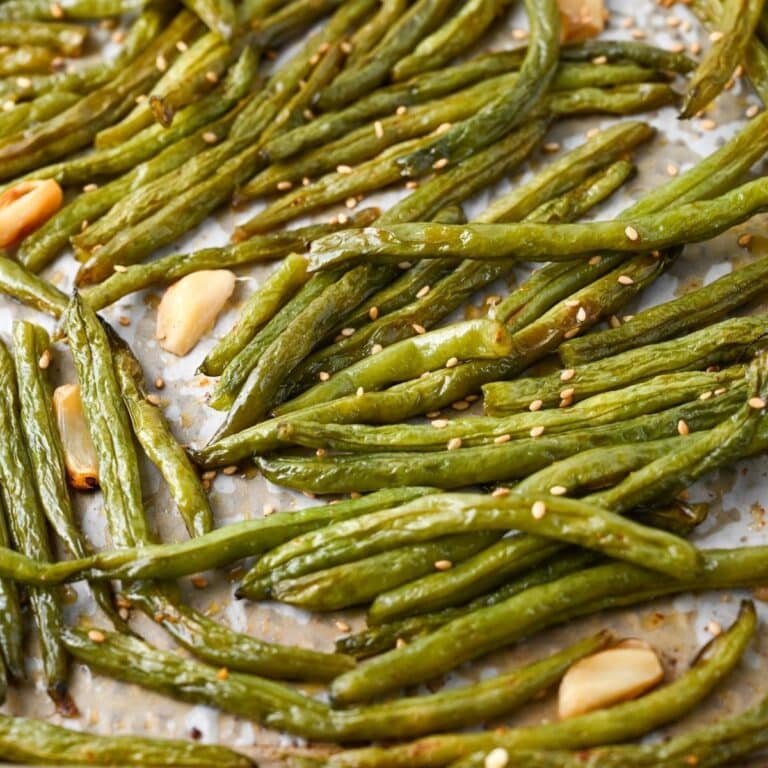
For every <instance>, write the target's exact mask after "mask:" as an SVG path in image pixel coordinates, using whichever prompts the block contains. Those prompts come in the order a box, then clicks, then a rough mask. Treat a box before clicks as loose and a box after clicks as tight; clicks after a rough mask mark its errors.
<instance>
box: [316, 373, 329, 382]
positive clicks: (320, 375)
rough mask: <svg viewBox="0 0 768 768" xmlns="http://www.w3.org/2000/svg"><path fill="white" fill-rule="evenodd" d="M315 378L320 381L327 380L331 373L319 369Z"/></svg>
mask: <svg viewBox="0 0 768 768" xmlns="http://www.w3.org/2000/svg"><path fill="white" fill-rule="evenodd" d="M317 378H318V379H320V381H328V379H330V378H331V374H330V373H328V371H320V373H318V374H317Z"/></svg>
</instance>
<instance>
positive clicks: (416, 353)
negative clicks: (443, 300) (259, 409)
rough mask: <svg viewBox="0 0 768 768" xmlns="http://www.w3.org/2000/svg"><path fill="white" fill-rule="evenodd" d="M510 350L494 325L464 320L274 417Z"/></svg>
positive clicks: (390, 350) (392, 350) (390, 351)
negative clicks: (460, 362)
mask: <svg viewBox="0 0 768 768" xmlns="http://www.w3.org/2000/svg"><path fill="white" fill-rule="evenodd" d="M510 350H511V340H510V336H509V334H508V333H507V332H506V329H505V328H504V326H503V325H501V324H500V323H496V322H494V321H493V320H467V321H465V322H463V323H457V324H454V325H451V326H448V327H447V328H441V329H438V330H435V331H430V332H429V333H425V334H423V335H420V336H416V337H414V338H410V339H403V340H402V341H399V342H397V343H395V344H392V345H391V346H389V347H387V348H386V349H385V350H381V351H379V352H377V353H376V354H373V355H371V356H370V357H368V358H366V359H364V360H360V361H359V362H357V363H355V364H353V365H351V366H349V368H346V369H345V370H343V371H339V372H338V373H337V374H336V375H335V376H334V377H333V378H332V379H330V380H329V381H326V382H321V383H320V384H317V385H316V386H314V387H313V388H312V389H310V390H308V391H307V392H305V393H304V394H302V395H299V396H298V397H297V398H294V400H292V401H291V403H290V404H289V405H284V406H281V407H279V408H277V409H275V412H276V413H277V414H278V415H283V414H285V413H291V412H292V411H295V410H299V409H301V408H304V407H307V406H311V405H317V404H319V403H324V402H328V401H330V400H335V399H337V398H339V397H343V396H344V395H349V394H352V393H353V392H355V391H359V389H358V388H359V387H362V388H363V389H364V390H370V389H374V390H375V389H381V388H382V387H386V386H388V385H390V384H393V383H395V382H397V381H403V380H407V379H413V378H417V377H418V376H420V375H421V374H422V373H424V372H425V371H431V370H435V369H436V368H441V367H442V366H444V365H446V363H447V362H449V363H450V361H451V360H452V359H457V360H458V359H475V360H477V359H483V358H494V357H502V356H504V355H505V354H508V353H509V352H510ZM452 364H453V363H451V365H452ZM449 367H450V365H449Z"/></svg>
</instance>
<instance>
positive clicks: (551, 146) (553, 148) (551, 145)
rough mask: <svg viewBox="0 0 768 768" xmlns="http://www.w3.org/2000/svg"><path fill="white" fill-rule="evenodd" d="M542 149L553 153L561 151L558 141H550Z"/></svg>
mask: <svg viewBox="0 0 768 768" xmlns="http://www.w3.org/2000/svg"><path fill="white" fill-rule="evenodd" d="M542 149H543V150H544V151H545V152H549V153H553V152H559V151H560V144H558V143H557V142H556V141H548V142H547V143H546V144H545V145H544V146H543V147H542Z"/></svg>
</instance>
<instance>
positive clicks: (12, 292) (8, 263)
mask: <svg viewBox="0 0 768 768" xmlns="http://www.w3.org/2000/svg"><path fill="white" fill-rule="evenodd" d="M0 253H2V252H1V251H0ZM0 293H4V294H6V295H8V296H12V297H13V298H14V299H18V300H19V301H20V302H22V303H23V304H28V305H29V306H30V307H34V308H35V309H39V310H40V311H41V312H47V313H48V314H49V315H53V317H59V316H60V315H61V314H62V313H63V312H64V310H65V309H66V308H67V297H66V295H65V294H64V293H62V292H61V291H60V290H59V289H58V288H57V287H56V286H55V285H52V284H51V283H49V282H48V281H47V280H43V278H41V277H38V276H37V275H35V274H33V273H32V272H29V271H28V270H27V269H25V268H24V267H23V266H22V265H21V264H19V263H18V262H16V261H12V260H11V259H9V258H7V257H5V256H2V255H0Z"/></svg>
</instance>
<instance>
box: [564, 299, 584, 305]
mask: <svg viewBox="0 0 768 768" xmlns="http://www.w3.org/2000/svg"><path fill="white" fill-rule="evenodd" d="M563 303H564V304H565V306H566V307H580V306H581V302H580V301H579V300H578V299H566V300H565V301H564V302H563Z"/></svg>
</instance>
